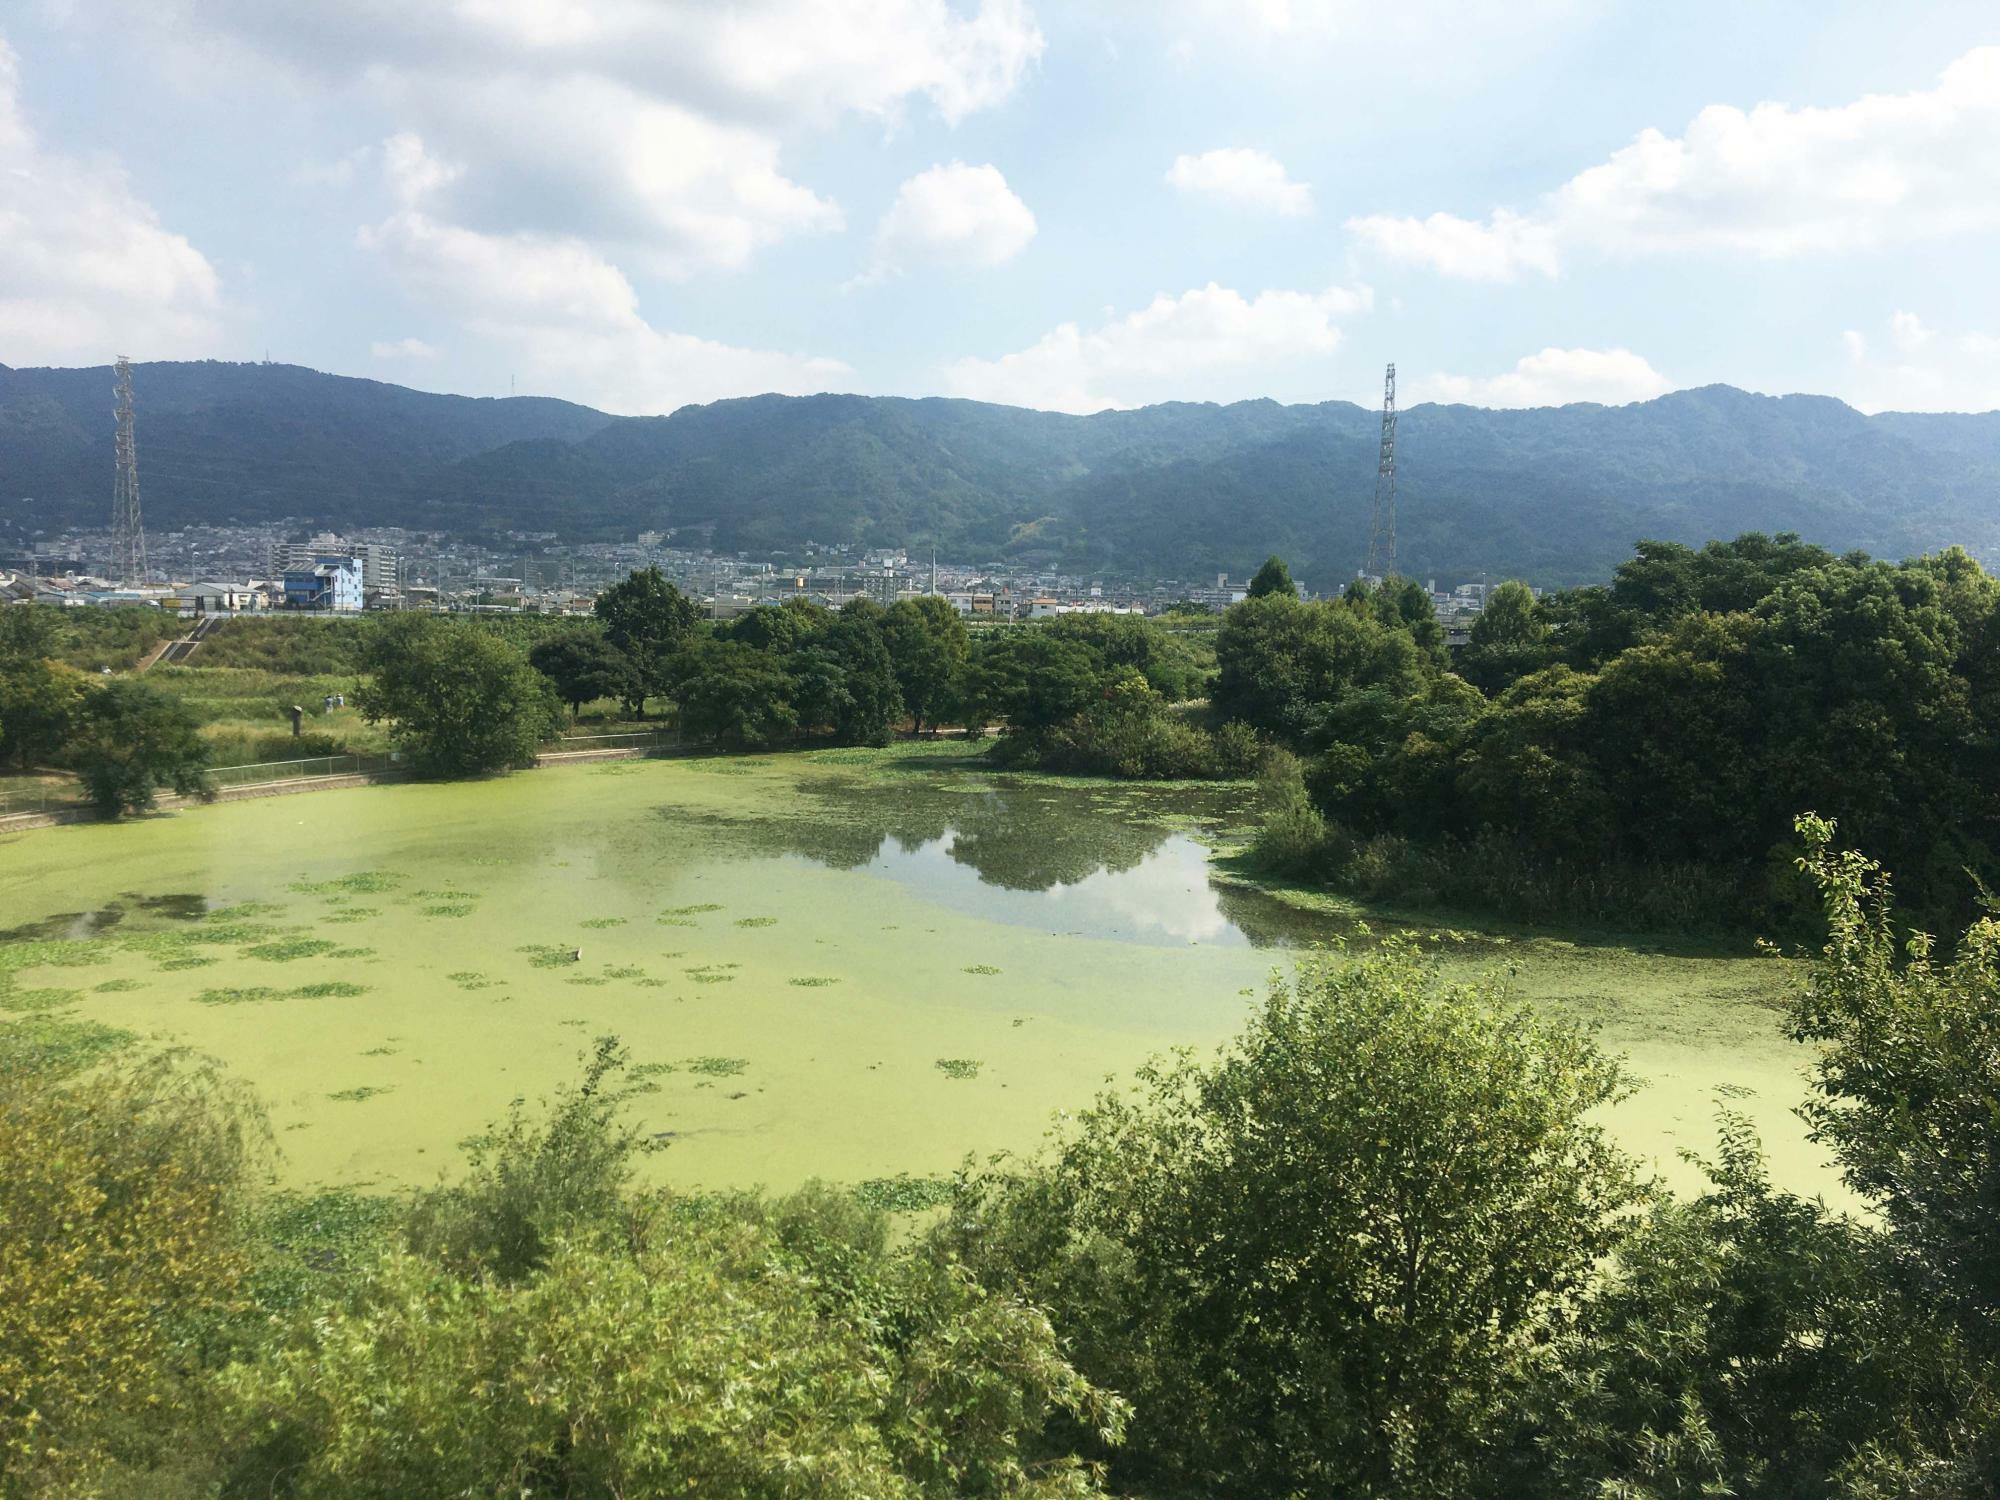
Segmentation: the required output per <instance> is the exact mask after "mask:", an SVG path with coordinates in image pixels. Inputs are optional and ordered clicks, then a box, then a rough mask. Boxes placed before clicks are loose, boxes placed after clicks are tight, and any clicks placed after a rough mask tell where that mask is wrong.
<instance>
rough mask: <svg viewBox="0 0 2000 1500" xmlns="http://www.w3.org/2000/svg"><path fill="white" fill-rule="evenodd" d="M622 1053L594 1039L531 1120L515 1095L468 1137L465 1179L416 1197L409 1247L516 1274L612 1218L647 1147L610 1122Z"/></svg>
mask: <svg viewBox="0 0 2000 1500" xmlns="http://www.w3.org/2000/svg"><path fill="white" fill-rule="evenodd" d="M627 1060H628V1059H627V1057H626V1054H625V1051H624V1049H623V1048H622V1047H620V1046H619V1045H618V1042H617V1039H616V1038H614V1037H608V1036H607V1037H601V1038H599V1039H598V1042H597V1045H596V1047H595V1049H594V1050H593V1051H592V1052H591V1053H590V1054H589V1056H588V1057H587V1058H586V1060H585V1065H584V1070H583V1076H582V1078H581V1080H580V1081H578V1082H577V1083H576V1084H574V1085H572V1086H569V1087H566V1088H564V1089H562V1090H560V1091H559V1092H558V1093H557V1094H556V1096H555V1099H554V1100H553V1101H552V1103H551V1104H550V1106H549V1109H548V1118H547V1120H546V1121H545V1122H544V1123H542V1124H540V1125H539V1126H538V1125H535V1124H533V1123H532V1122H531V1121H530V1120H529V1118H528V1114H527V1107H526V1104H525V1102H524V1101H523V1100H520V1099H516V1100H515V1101H514V1102H513V1105H512V1106H511V1108H510V1109H509V1111H508V1115H507V1120H506V1123H505V1124H504V1125H500V1126H497V1127H496V1128H494V1129H493V1130H491V1131H489V1132H487V1133H486V1134H485V1135H481V1136H476V1137H474V1138H473V1139H472V1140H471V1141H470V1142H468V1143H467V1151H468V1163H469V1170H468V1171H467V1173H466V1178H465V1180H464V1181H463V1182H461V1183H458V1184H456V1185H454V1186H452V1187H448V1188H439V1189H437V1190H435V1191H433V1192H431V1193H428V1194H425V1195H424V1196H423V1197H421V1198H419V1199H418V1200H417V1203H416V1205H415V1207H414V1208H413V1210H412V1214H411V1220H410V1246H411V1249H412V1250H414V1251H415V1252H417V1253H418V1254H420V1255H425V1256H428V1257H431V1258H434V1259H436V1260H439V1261H442V1262H443V1263H444V1264H445V1265H447V1266H450V1267H452V1268H453V1269H454V1270H457V1271H459V1272H460V1273H478V1274H482V1275H491V1276H495V1277H498V1278H499V1279H500V1280H502V1281H519V1280H521V1279H523V1278H524V1277H526V1276H527V1275H529V1274H530V1273H531V1272H533V1271H535V1270H538V1269H539V1268H540V1267H541V1266H542V1265H543V1264H544V1262H546V1261H547V1259H548V1257H549V1255H550V1254H551V1252H552V1248H553V1247H554V1246H555V1245H556V1244H557V1243H558V1242H559V1241H561V1240H562V1239H563V1238H564V1237H566V1236H578V1235H587V1234H588V1233H589V1232H591V1230H592V1229H593V1228H603V1227H605V1226H607V1225H610V1224H612V1223H614V1222H615V1221H616V1218H617V1215H618V1212H619V1210H620V1208H621V1206H622V1203H623V1197H624V1193H625V1190H626V1188H627V1187H628V1186H629V1185H630V1182H631V1178H632V1171H633V1163H634V1159H635V1158H636V1157H638V1156H639V1155H641V1154H643V1153H645V1152H647V1151H649V1150H652V1149H654V1144H653V1143H652V1142H651V1141H650V1140H648V1139H646V1138H645V1137H643V1136H641V1135H640V1134H639V1133H637V1132H636V1131H634V1130H633V1129H632V1128H631V1127H629V1126H627V1125H625V1124H623V1123H621V1121H620V1119H619V1111H620V1108H621V1107H622V1105H623V1102H624V1099H625V1094H624V1093H623V1092H622V1091H621V1090H620V1088H619V1087H618V1083H619V1075H620V1074H621V1073H622V1072H623V1071H624V1069H625V1066H626V1063H627Z"/></svg>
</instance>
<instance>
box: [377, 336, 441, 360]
mask: <svg viewBox="0 0 2000 1500" xmlns="http://www.w3.org/2000/svg"><path fill="white" fill-rule="evenodd" d="M368 352H369V353H370V354H372V355H373V356H374V357H375V358H377V359H396V360H401V359H436V358H437V357H438V352H437V350H436V349H434V348H432V347H431V346H430V345H429V344H426V343H425V342H424V341H423V340H422V339H387V340H377V341H376V342H375V343H372V344H370V345H369V346H368Z"/></svg>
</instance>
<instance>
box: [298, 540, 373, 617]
mask: <svg viewBox="0 0 2000 1500" xmlns="http://www.w3.org/2000/svg"><path fill="white" fill-rule="evenodd" d="M284 588H285V604H284V607H285V608H286V609H297V610H310V611H313V612H316V613H334V614H346V613H350V612H355V611H359V610H360V608H361V606H362V601H363V598H364V589H363V585H362V561H361V559H360V558H358V557H354V556H351V555H343V554H339V553H328V554H327V555H325V556H322V557H316V558H314V559H313V560H312V563H311V564H310V565H309V566H307V567H299V568H286V569H285V572H284Z"/></svg>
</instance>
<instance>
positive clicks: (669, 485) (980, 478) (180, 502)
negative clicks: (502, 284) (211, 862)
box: [0, 362, 2000, 589]
mask: <svg viewBox="0 0 2000 1500" xmlns="http://www.w3.org/2000/svg"><path fill="white" fill-rule="evenodd" d="M133 383H134V387H135V389H136V392H137V398H138V408H139V417H138V432H139V470H140V479H141V486H142V494H143V498H144V506H145V513H146V518H147V522H148V524H149V525H152V526H175V525H183V524H200V523H221V522H226V521H232V520H233V521H239V522H269V521H273V520H276V519H279V518H282V517H294V518H297V519H299V520H300V521H301V522H303V523H308V524H312V525H329V526H359V525H402V526H410V527H415V528H421V529H443V530H448V531H453V532H457V533H460V534H463V535H467V536H485V535H491V534H494V533H498V532H504V531H508V530H516V529H518V530H528V531H553V532H555V533H557V534H558V535H559V536H561V537H562V538H564V539H567V540H578V541H582V540H604V539H611V538H620V537H629V536H631V535H632V534H633V533H634V532H637V531H641V530H655V529H657V530H667V531H672V532H673V533H674V538H675V541H676V543H677V544H679V545H684V546H711V547H714V548H716V549H718V550H724V551H738V550H743V551H765V550H786V549H791V548H795V547H797V546H798V545H799V544H801V543H804V542H806V541H809V540H813V541H822V542H861V543H867V544H879V545H897V544H904V545H909V546H911V547H913V548H917V547H928V546H930V545H931V544H932V543H935V544H936V546H937V547H938V549H939V551H940V552H941V553H944V554H946V555H948V556H951V557H953V558H958V559H965V560H985V559H989V558H991V559H1002V558H1004V559H1006V560H1008V561H1009V562H1011V563H1013V564H1014V565H1016V566H1019V567H1034V566H1044V565H1045V566H1055V567H1061V568H1063V569H1065V570H1068V571H1081V572H1103V573H1107V574H1112V575H1144V576H1155V577H1158V576H1179V577H1198V576H1201V575H1203V574H1207V573H1214V572H1220V571H1225V570H1226V571H1228V572H1230V573H1232V574H1235V575H1239V576H1240V575H1242V574H1244V573H1246V572H1248V571H1249V570H1251V569H1253V568H1254V567H1255V566H1256V565H1257V564H1258V563H1259V562H1260V561H1261V560H1262V559H1263V558H1264V557H1265V556H1266V555H1267V554H1268V553H1270V552H1273V551H1276V552H1281V553H1283V554H1284V555H1286V556H1287V557H1288V558H1290V559H1291V560H1292V562H1293V567H1294V572H1295V573H1297V574H1298V575H1299V576H1300V577H1301V578H1302V579H1304V580H1305V581H1306V582H1307V583H1308V584H1310V585H1312V586H1314V587H1317V588H1322V589H1324V588H1330V587H1334V586H1337V584H1338V583H1339V581H1340V580H1341V579H1342V578H1343V577H1345V576H1347V575H1350V574H1351V573H1352V572H1353V570H1354V569H1355V567H1356V566H1357V565H1358V564H1359V563H1360V562H1361V560H1362V557H1363V555H1364V553H1365V550H1366V545H1367V529H1368V513H1369V507H1370V503H1371V498H1372V495H1373V489H1374V474H1375V460H1376V443H1377V438H1378V433H1379V418H1378V415H1377V413H1376V412H1374V411H1372V410H1369V409H1367V408H1364V407H1360V406H1356V405H1354V404H1352V403H1349V402H1344V401H1332V402H1325V403H1321V404H1318V405H1309V406H1281V405H1279V404H1277V403H1275V402H1271V401H1246V402H1240V403H1236V404H1234V405H1229V406H1215V405H1197V404H1181V403H1174V404H1168V405H1161V406H1149V407H1143V408H1139V409H1137V410H1131V411H1106V412H1100V413H1098V414H1096V415H1093V416H1067V415H1062V414H1057V413H1051V412H1038V411H1029V410H1024V409H1021V408H1016V407H1007V406H994V405H988V404H984V403H979V402H972V401H959V400H944V399H925V400H912V399H906V398H900V397H874V396H835V395H826V396H808V397H783V396H759V397H750V398H745V399H741V400H732V401H719V402H716V403H714V404H712V405H708V406H691V407H685V408H683V409H681V410H680V411H677V412H675V413H674V414H673V415H671V416H667V417H612V416H608V415H606V414H605V413H603V412H598V411H594V410H592V409H590V408H589V407H584V406H578V405H574V404H571V403H569V402H565V401H558V400H551V399H547V398H540V397H519V398H509V399H474V398H470V397H463V396H446V395H434V394H428V393H424V392H419V391H413V390H408V389H405V388H403V387H400V386H394V385H386V384H382V383H379V382H376V381H369V380H355V379H349V378H345V377H341V376H334V375H325V374H320V373H318V372H316V371H313V370H307V369H303V368H300V367H298V366H292V365H268V364H223V363H217V362H203V363H158V364H143V365H138V366H135V368H134V381H133ZM110 413H111V373H110V370H109V368H108V367H98V368H95V369H30V370H10V369H8V368H6V367H5V366H0V519H5V520H8V521H12V522H13V523H14V526H15V527H16V530H17V534H18V532H19V530H21V529H27V530H33V529H36V528H40V529H44V530H49V531H54V530H56V529H59V528H62V527H66V526H74V525H85V526H101V525H103V524H106V520H107V518H108V515H109V510H110V492H111V474H112V426H111V414H110ZM1398 461H1399V472H1400V475H1401V483H1400V486H1399V536H1400V542H1401V561H1402V565H1403V570H1404V571H1406V572H1408V573H1410V574H1412V575H1413V576H1417V577H1436V578H1438V579H1440V580H1441V581H1443V580H1449V581H1457V580H1460V579H1464V578H1469V577H1474V576H1477V575H1478V574H1480V573H1482V572H1483V573H1487V574H1491V575H1496V576H1498V575H1506V576H1521V577H1526V578H1528V579H1530V580H1531V581H1534V582H1536V583H1541V584H1562V583H1571V582H1578V581H1586V580H1592V579H1597V578H1602V577H1604V576H1605V575H1606V574H1608V573H1609V571H1610V569H1611V568H1612V567H1613V566H1614V565H1615V564H1616V563H1617V562H1618V561H1619V560H1620V559H1621V558H1622V557H1624V556H1625V555H1627V554H1628V553H1629V551H1630V548H1631V544H1632V542H1633V541H1634V540H1636V539H1637V538H1639V537H1659V538H1665V539H1670V540H1677V541H1684V542H1689V543H1699V542H1702V541H1706V540H1708V539H1709V538H1711V537H1717V536H1733V535H1735V534H1737V533H1739V532H1742V531H1748V530H1764V531H1780V530H1788V531H1797V532H1800V533H1802V534H1804V535H1805V536H1806V537H1808V538H1809V539H1811V540H1813V541H1816V542H1820V543H1822V544H1825V545H1827V546H1831V547H1834V548H1837V549H1847V548H1862V549H1865V550H1867V551H1869V552H1871V553H1874V554H1877V555H1879V556H1886V557H1900V556H1906V555H1911V554H1914V553H1918V552H1924V551H1934V550H1937V549H1938V548H1941V547H1944V546H1947V545H1950V544H1952V543H1960V544H1962V545H1965V546H1966V547H1968V548H1970V549H1971V550H1972V551H1974V552H1975V553H1978V554H1980V555H1982V556H1983V557H1984V558H1985V559H1986V560H1988V561H1989V562H1991V561H1992V560H1993V559H1995V558H1996V557H2000V413H1986V414H1982V415H1938V414H1901V413H1884V414H1879V415H1876V416H1872V417H1871V416H1864V415H1863V414H1861V413H1859V412H1857V411H1855V410H1853V409H1852V408H1851V407H1848V406H1846V405H1845V404H1843V403H1841V402H1839V401H1836V400H1833V399H1831V398H1828V397H1819V396H1786V397H1781V398H1773V397H1766V396H1756V395H1751V394H1748V393H1746V392H1743V391H1739V390H1736V389H1734V388H1732V387H1729V386H1708V387H1704V388H1702V389H1699V390H1690V391H1681V392H1677V393H1674V394H1672V395H1668V396H1663V397H1660V398H1659V399H1657V400H1653V401H1648V402H1643V403H1639V404H1635V405H1632V406H1625V407H1603V406H1594V405H1577V406H1565V407H1556V408H1541V409H1535V410H1504V411H1491V410H1484V409H1480V408H1475V407H1466V406H1435V405H1422V406H1416V407H1413V408H1410V409H1408V410H1406V411H1405V412H1404V413H1403V414H1402V417H1401V424H1400V427H1399V444H1398Z"/></svg>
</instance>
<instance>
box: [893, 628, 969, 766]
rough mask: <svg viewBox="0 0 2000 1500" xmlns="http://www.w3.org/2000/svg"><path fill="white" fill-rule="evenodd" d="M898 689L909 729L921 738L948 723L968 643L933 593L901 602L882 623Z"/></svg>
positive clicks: (967, 638)
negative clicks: (929, 731)
mask: <svg viewBox="0 0 2000 1500" xmlns="http://www.w3.org/2000/svg"><path fill="white" fill-rule="evenodd" d="M882 632H883V639H884V642H885V643H886V644H887V646H888V648H889V660H890V663H891V664H892V666H893V667H894V669H895V673H896V687H897V690H898V691H899V692H900V693H901V694H902V698H903V707H904V708H905V709H907V710H908V711H909V714H910V719H911V727H912V728H913V729H915V730H916V732H917V733H919V734H922V733H923V731H924V730H925V729H926V728H927V727H930V728H935V727H936V726H937V725H938V724H940V723H942V722H944V721H945V720H947V719H949V718H950V717H951V716H952V714H953V713H954V712H956V710H957V708H958V706H959V696H960V689H961V687H962V686H963V678H964V673H965V668H966V662H967V660H968V659H969V658H970V657H971V655H972V640H971V636H970V634H969V633H968V632H967V630H966V628H965V620H964V619H963V618H962V617H961V616H960V614H959V612H958V611H957V610H956V609H954V608H953V607H952V605H951V602H950V601H949V600H947V599H941V598H939V597H938V596H937V595H935V594H925V595H923V596H922V597H920V598H916V599H899V600H897V601H896V602H895V603H894V604H892V605H890V606H889V612H888V616H887V618H886V619H884V621H883V622H882Z"/></svg>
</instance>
